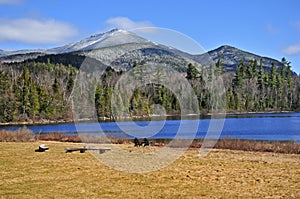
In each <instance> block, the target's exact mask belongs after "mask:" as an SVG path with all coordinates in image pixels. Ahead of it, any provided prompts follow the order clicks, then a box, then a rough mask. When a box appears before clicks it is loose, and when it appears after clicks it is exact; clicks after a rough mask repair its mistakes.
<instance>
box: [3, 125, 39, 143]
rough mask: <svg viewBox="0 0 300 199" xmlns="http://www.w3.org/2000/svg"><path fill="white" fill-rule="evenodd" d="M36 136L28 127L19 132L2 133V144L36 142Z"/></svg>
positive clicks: (5, 131)
mask: <svg viewBox="0 0 300 199" xmlns="http://www.w3.org/2000/svg"><path fill="white" fill-rule="evenodd" d="M34 140H35V136H34V134H33V132H32V131H31V130H29V129H28V128H27V127H26V126H24V127H22V128H20V129H19V130H17V131H7V130H1V131H0V142H29V141H34Z"/></svg>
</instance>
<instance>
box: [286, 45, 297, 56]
mask: <svg viewBox="0 0 300 199" xmlns="http://www.w3.org/2000/svg"><path fill="white" fill-rule="evenodd" d="M283 53H285V54H287V55H298V54H299V55H300V43H299V44H294V45H290V46H288V47H287V48H285V49H283Z"/></svg>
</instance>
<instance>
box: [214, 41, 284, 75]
mask: <svg viewBox="0 0 300 199" xmlns="http://www.w3.org/2000/svg"><path fill="white" fill-rule="evenodd" d="M208 54H209V55H210V57H211V58H212V59H213V60H214V62H217V60H218V59H219V57H220V58H221V60H222V64H223V66H224V67H226V69H227V70H229V71H233V70H235V69H236V67H237V66H238V64H239V63H240V61H241V60H243V61H244V63H245V64H246V63H247V62H248V61H250V60H256V61H257V64H258V65H259V62H260V59H262V61H263V67H264V68H265V69H267V70H269V69H270V68H271V67H272V63H274V64H275V66H277V67H279V66H281V64H282V63H281V62H280V61H278V60H276V59H273V58H269V57H264V56H260V55H256V54H254V53H250V52H247V51H244V50H240V49H238V48H235V47H232V46H229V45H223V46H220V47H219V48H217V49H215V50H211V51H209V52H208Z"/></svg>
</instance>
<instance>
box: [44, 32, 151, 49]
mask: <svg viewBox="0 0 300 199" xmlns="http://www.w3.org/2000/svg"><path fill="white" fill-rule="evenodd" d="M148 42H149V41H148V40H146V39H144V38H142V37H139V36H137V35H136V34H134V33H132V32H128V31H126V30H120V29H112V30H110V31H108V32H105V33H100V34H95V35H92V36H90V37H88V38H86V39H83V40H81V41H79V42H74V43H70V44H67V45H64V46H62V47H58V48H52V49H49V50H47V52H48V53H67V52H74V51H82V50H94V49H98V48H104V47H111V46H117V45H122V44H128V43H148Z"/></svg>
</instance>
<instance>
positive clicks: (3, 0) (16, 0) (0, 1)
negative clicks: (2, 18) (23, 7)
mask: <svg viewBox="0 0 300 199" xmlns="http://www.w3.org/2000/svg"><path fill="white" fill-rule="evenodd" d="M22 2H23V1H22V0H0V5H9V4H21V3H22Z"/></svg>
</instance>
